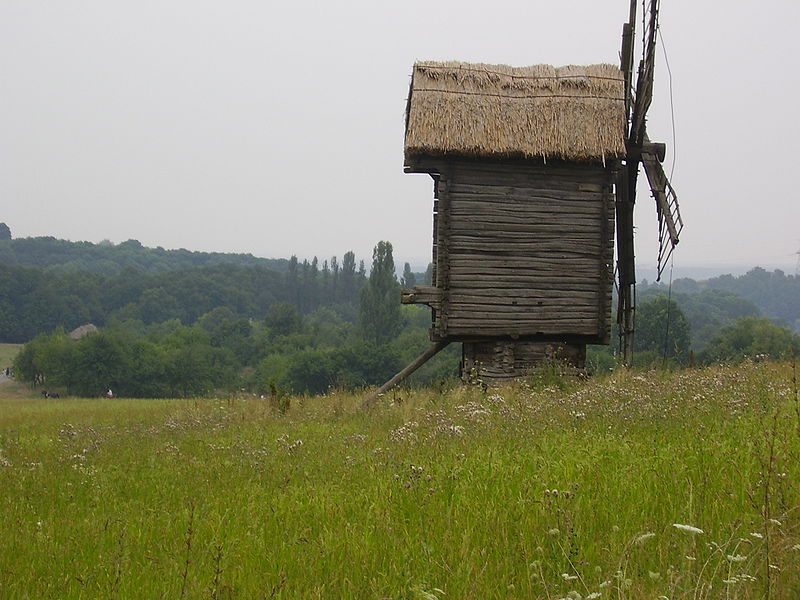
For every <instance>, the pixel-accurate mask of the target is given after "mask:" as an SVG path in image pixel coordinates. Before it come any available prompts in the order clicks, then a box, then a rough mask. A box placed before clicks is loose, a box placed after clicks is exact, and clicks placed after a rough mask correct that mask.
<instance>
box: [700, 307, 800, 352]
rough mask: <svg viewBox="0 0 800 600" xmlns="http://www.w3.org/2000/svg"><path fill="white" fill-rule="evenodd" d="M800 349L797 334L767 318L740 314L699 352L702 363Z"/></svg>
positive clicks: (799, 340) (799, 339)
mask: <svg viewBox="0 0 800 600" xmlns="http://www.w3.org/2000/svg"><path fill="white" fill-rule="evenodd" d="M798 353H800V336H798V335H797V334H796V333H794V332H792V331H791V330H789V329H787V328H786V327H780V326H779V325H775V323H773V322H772V321H770V320H769V319H764V318H757V317H743V318H741V319H739V320H737V321H736V323H734V324H733V325H729V326H728V327H724V328H723V329H722V330H721V331H720V332H719V333H718V334H717V335H716V336H714V338H712V340H711V341H710V342H709V343H708V345H707V346H706V348H705V350H704V351H703V352H702V354H701V355H700V359H701V360H702V361H703V362H705V363H715V362H738V361H741V360H744V359H745V358H756V357H765V358H766V357H770V358H776V359H777V358H786V357H789V356H796V355H797V354H798Z"/></svg>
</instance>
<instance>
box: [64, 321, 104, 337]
mask: <svg viewBox="0 0 800 600" xmlns="http://www.w3.org/2000/svg"><path fill="white" fill-rule="evenodd" d="M98 331H99V329H97V326H95V325H94V324H93V323H87V324H86V325H81V326H80V327H76V328H75V329H73V330H72V331H70V332H69V339H71V340H80V339H82V338H85V337H86V336H87V335H90V334H92V333H97V332H98Z"/></svg>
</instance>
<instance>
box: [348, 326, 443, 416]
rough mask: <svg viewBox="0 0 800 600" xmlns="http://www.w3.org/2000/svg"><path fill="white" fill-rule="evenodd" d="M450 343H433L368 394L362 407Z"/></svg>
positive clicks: (370, 403) (373, 400)
mask: <svg viewBox="0 0 800 600" xmlns="http://www.w3.org/2000/svg"><path fill="white" fill-rule="evenodd" d="M449 344H450V342H449V341H442V342H436V343H435V344H433V345H432V346H431V347H430V348H428V349H427V350H425V352H423V353H422V354H420V355H419V356H418V357H417V358H415V359H414V361H413V362H411V364H409V365H408V366H407V367H406V368H405V369H403V370H402V371H400V372H399V373H398V374H397V375H395V376H394V377H392V378H391V379H390V380H389V381H387V382H386V383H384V384H383V385H382V386H381V387H379V388H378V389H377V390H375V391H374V392H372V393H371V394H370V395H369V396H367V398H366V399H365V400H364V402H362V403H361V408H366V407H368V406H370V405H372V404H374V403H375V401H376V400H377V399H378V396H380V395H381V394H383V393H385V392H387V391H388V390H390V389H391V388H393V387H394V386H396V385H397V384H398V383H400V382H401V381H403V379H405V378H406V377H408V376H409V375H411V374H412V373H413V372H414V371H416V370H417V369H419V368H420V367H421V366H422V365H424V364H425V363H426V362H428V361H429V360H430V359H431V358H433V357H434V356H435V355H436V354H438V353H439V351H440V350H444V349H445V348H446V347H447V346H448V345H449Z"/></svg>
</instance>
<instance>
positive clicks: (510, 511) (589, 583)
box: [0, 362, 800, 600]
mask: <svg viewBox="0 0 800 600" xmlns="http://www.w3.org/2000/svg"><path fill="white" fill-rule="evenodd" d="M14 385H17V384H14V383H13V382H10V383H6V384H3V386H0V539H2V540H3V543H2V544H0V598H4V599H5V598H9V599H10V598H14V599H22V598H31V599H34V598H35V599H42V598H61V599H67V598H169V599H178V598H208V599H215V600H216V599H223V598H247V599H250V598H284V599H289V598H292V599H295V598H353V599H356V598H358V599H362V598H375V599H396V600H397V599H420V600H447V599H456V598H457V599H467V598H473V599H476V600H483V599H493V598H498V599H499V598H503V599H513V598H520V599H522V598H526V599H530V598H535V599H540V598H542V599H548V600H556V599H563V598H569V599H572V600H577V599H581V600H590V599H596V598H602V599H606V598H608V599H630V600H638V599H648V600H656V599H660V600H664V599H668V600H678V599H692V600H700V599H726V600H730V599H750V598H768V599H776V600H777V599H781V600H782V599H787V600H788V599H796V598H800V566H799V565H800V511H799V508H800V461H799V460H798V459H799V458H800V399H798V383H797V374H796V367H795V365H793V364H791V363H788V364H787V363H782V364H777V363H768V362H763V363H754V362H751V363H746V364H744V365H740V366H729V367H728V366H725V367H722V366H720V367H713V368H706V369H697V370H684V371H678V372H643V373H638V372H632V371H625V370H621V371H618V372H616V373H614V374H613V375H610V376H607V377H597V378H593V379H589V380H586V381H577V380H573V379H565V378H562V377H560V376H558V374H557V373H549V374H546V373H543V374H540V375H539V376H538V377H534V378H532V379H531V381H530V382H527V383H526V384H521V385H518V386H515V387H508V388H503V389H489V390H484V389H482V388H481V387H480V386H465V387H462V386H458V387H453V388H449V389H437V390H433V389H429V390H417V391H406V390H400V391H396V392H390V393H389V394H387V395H386V396H384V397H382V398H381V400H380V401H379V402H378V403H377V405H376V406H374V407H372V408H371V409H369V410H361V409H360V402H361V400H362V399H363V395H355V394H352V393H345V392H331V393H330V394H328V395H325V396H321V397H291V398H289V397H276V398H267V399H265V400H264V399H259V398H253V397H229V398H216V399H197V400H126V399H113V400H107V399H94V400H90V399H75V398H62V399H46V398H43V397H41V396H35V394H33V393H30V392H29V393H27V394H23V393H21V391H20V388H13V389H12V388H11V387H9V386H14ZM9 390H10V391H9ZM6 392H8V393H6Z"/></svg>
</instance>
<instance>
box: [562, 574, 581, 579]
mask: <svg viewBox="0 0 800 600" xmlns="http://www.w3.org/2000/svg"><path fill="white" fill-rule="evenodd" d="M577 578H578V576H577V575H570V574H569V573H562V574H561V579H563V580H564V581H573V580H575V579H577Z"/></svg>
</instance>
